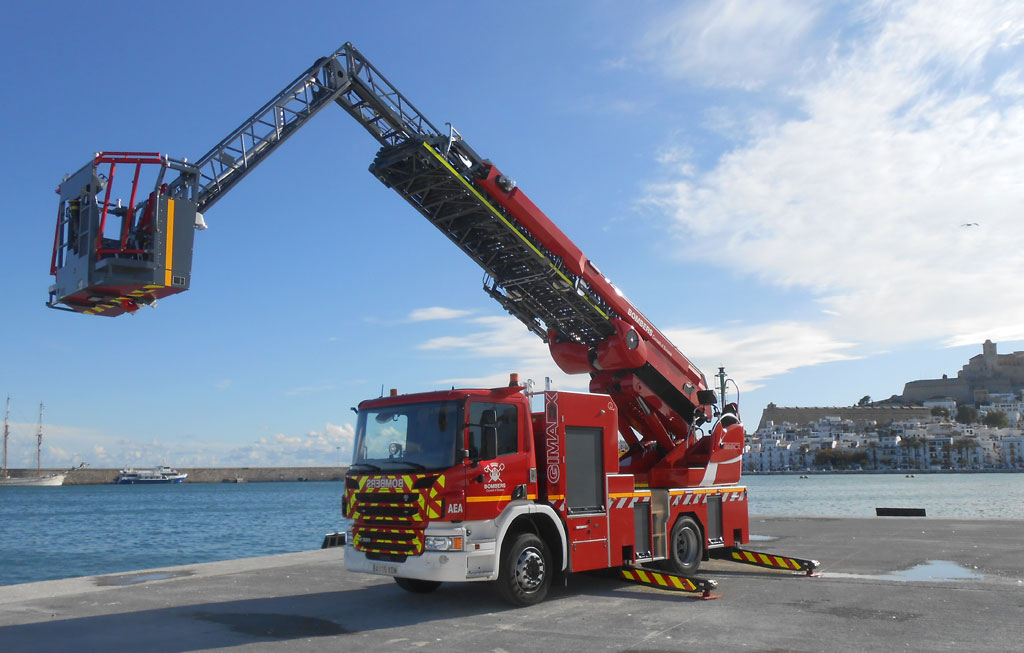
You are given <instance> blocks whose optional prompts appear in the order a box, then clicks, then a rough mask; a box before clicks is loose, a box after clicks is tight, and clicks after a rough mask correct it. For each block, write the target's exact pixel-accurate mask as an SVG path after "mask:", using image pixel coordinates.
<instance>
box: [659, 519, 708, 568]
mask: <svg viewBox="0 0 1024 653" xmlns="http://www.w3.org/2000/svg"><path fill="white" fill-rule="evenodd" d="M703 559H704V534H703V533H701V531H700V526H698V525H697V522H695V521H694V520H693V519H692V518H690V517H680V518H679V519H677V520H676V523H675V525H674V526H673V527H672V534H671V536H670V537H669V540H668V560H666V561H665V569H666V571H670V572H672V573H674V574H679V575H680V576H691V575H693V574H695V573H697V570H698V569H699V568H700V563H701V561H702V560H703Z"/></svg>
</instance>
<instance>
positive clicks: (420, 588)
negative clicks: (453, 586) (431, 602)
mask: <svg viewBox="0 0 1024 653" xmlns="http://www.w3.org/2000/svg"><path fill="white" fill-rule="evenodd" d="M395 582H396V583H398V586H399V587H401V588H402V589H404V590H405V591H406V592H412V593H413V594H429V593H430V592H433V591H434V590H436V589H437V588H438V587H441V581H439V580H420V579H419V578H401V577H400V576H395Z"/></svg>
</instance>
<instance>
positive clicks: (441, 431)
mask: <svg viewBox="0 0 1024 653" xmlns="http://www.w3.org/2000/svg"><path fill="white" fill-rule="evenodd" d="M462 432H463V431H462V403H461V402H456V401H436V402H431V403H423V404H406V405H402V406H387V407H382V408H369V409H366V410H361V411H359V420H358V425H357V427H356V443H355V455H354V456H353V457H352V464H353V465H354V466H355V465H365V466H367V467H370V468H374V467H376V468H378V469H382V470H392V469H403V470H404V469H445V468H447V467H451V466H452V465H454V464H455V451H456V449H461V448H462ZM457 445H458V446H457Z"/></svg>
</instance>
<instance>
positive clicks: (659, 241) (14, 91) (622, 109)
mask: <svg viewBox="0 0 1024 653" xmlns="http://www.w3.org/2000/svg"><path fill="white" fill-rule="evenodd" d="M29 4H30V3H18V4H17V6H12V7H10V8H8V9H7V10H5V20H4V21H3V23H2V24H0V51H2V55H3V56H2V57H0V82H2V88H3V89H4V96H5V101H4V102H3V103H0V117H2V118H3V124H4V125H5V129H4V138H3V141H2V145H0V147H3V150H4V152H3V154H4V156H3V157H2V159H0V172H2V175H0V179H2V184H3V189H4V191H5V192H4V195H5V197H7V201H8V202H9V204H8V205H7V209H6V210H5V211H3V214H2V217H0V273H2V279H3V280H4V282H5V283H4V286H3V289H2V291H0V292H2V297H3V299H4V301H3V302H2V304H0V305H2V307H3V308H2V312H0V400H2V397H3V395H10V396H11V430H12V436H11V442H10V460H9V464H10V466H11V467H19V466H31V465H34V464H35V437H34V436H35V432H36V429H37V425H36V421H37V419H38V405H39V403H40V402H42V403H44V404H45V406H46V410H45V414H44V420H43V429H44V434H45V442H44V447H43V454H42V455H43V465H44V467H60V466H65V465H71V464H77V463H78V462H79V461H88V462H89V464H90V465H92V466H94V467H121V466H124V465H136V466H139V465H143V466H149V465H157V464H162V463H166V464H172V465H177V466H181V467H192V466H259V465H336V464H339V463H343V464H347V462H348V461H349V460H350V458H351V445H352V437H353V426H354V417H355V415H354V413H353V412H352V410H350V408H351V407H352V406H356V405H357V404H358V403H359V402H360V401H361V400H364V399H369V398H374V397H377V396H380V394H381V393H382V392H387V391H388V389H390V388H397V389H398V390H399V391H401V392H417V391H426V390H435V389H447V388H450V387H452V386H458V387H491V386H496V385H504V384H506V383H507V379H508V374H509V372H518V373H519V374H520V376H521V378H524V379H525V378H532V379H535V380H536V381H537V383H538V384H539V385H543V383H544V381H543V379H544V378H545V377H550V378H551V379H552V384H553V387H554V388H555V389H561V390H573V391H577V390H585V389H586V387H587V385H588V379H587V378H586V377H585V376H566V375H564V374H561V373H560V372H559V371H558V370H557V369H556V368H555V366H554V364H553V363H552V362H551V360H550V358H549V357H548V354H547V349H546V347H545V345H544V344H543V342H541V340H540V339H538V338H536V337H535V336H533V335H531V334H530V333H529V332H528V331H527V330H526V328H525V327H523V326H522V325H521V324H520V323H519V322H517V321H515V320H514V319H513V318H511V317H508V316H507V315H505V314H504V313H503V311H502V310H501V308H500V307H499V306H498V305H497V304H496V303H495V302H494V301H493V300H491V299H490V298H488V297H487V296H486V295H485V294H484V293H483V292H482V290H481V279H482V276H483V275H482V271H481V270H480V269H479V268H478V267H476V266H475V264H473V263H472V262H471V261H469V260H468V259H466V258H465V257H464V255H462V254H461V253H460V252H459V250H458V249H456V248H455V247H454V246H453V245H452V244H451V243H450V242H448V241H447V240H446V239H445V238H444V237H443V236H442V235H441V234H440V233H439V232H437V231H436V230H435V229H434V228H433V227H432V226H430V225H429V223H427V222H426V220H424V219H423V218H422V217H420V216H419V214H417V213H416V212H415V211H414V210H413V209H412V208H411V207H409V206H408V205H407V204H405V203H404V201H403V200H401V198H399V197H398V196H397V195H396V194H394V193H393V192H392V191H390V190H389V189H387V188H385V187H384V186H382V185H381V184H380V183H379V182H377V181H376V180H375V179H374V178H373V177H372V176H371V175H370V174H368V172H367V167H368V165H369V164H370V163H371V162H372V160H373V157H374V154H375V153H376V150H377V147H376V142H375V141H374V140H373V139H372V138H370V137H369V136H368V135H367V134H366V133H365V132H364V131H363V130H362V128H361V127H359V126H358V125H357V124H356V123H355V122H354V121H353V120H351V118H349V117H348V115H347V114H345V113H344V112H343V111H341V110H340V109H334V108H332V107H328V108H327V109H326V110H325V111H323V112H322V113H321V114H319V115H318V116H317V117H316V118H315V119H314V120H313V121H311V122H310V123H309V124H308V125H307V126H305V127H304V128H303V129H302V130H301V131H300V132H299V133H297V134H296V135H295V136H294V137H293V138H291V139H290V140H289V141H288V142H287V143H285V144H284V145H283V146H282V147H281V148H280V150H278V151H277V152H276V153H275V154H274V155H273V156H271V157H270V158H269V159H268V160H267V161H265V162H264V163H263V164H262V165H261V166H260V167H259V168H257V169H256V170H255V171H254V172H253V173H252V174H251V175H249V176H248V177H247V178H246V179H245V180H243V181H242V182H241V183H240V184H239V185H238V186H236V187H235V188H234V189H233V190H232V191H231V192H230V193H229V194H228V195H227V196H225V197H224V199H222V200H221V201H220V202H219V203H218V204H217V205H216V206H215V207H213V208H212V209H211V210H210V211H209V212H208V213H207V214H206V215H205V219H206V222H207V224H208V225H209V229H207V230H206V231H203V232H199V233H197V234H196V246H195V253H194V260H193V268H192V282H191V289H190V290H189V291H188V292H186V293H183V294H180V295H177V296H174V297H170V298H167V299H165V300H161V301H160V303H159V305H158V306H157V307H155V308H146V309H144V310H140V311H139V312H138V313H137V314H136V315H134V316H122V317H118V318H113V319H110V318H102V317H90V316H83V315H77V314H71V313H65V312H59V311H52V310H49V309H47V308H46V307H45V306H44V303H45V300H46V296H47V288H48V286H49V284H50V283H51V281H52V278H51V277H49V275H48V273H49V261H50V254H51V247H52V243H53V229H54V216H55V213H56V209H57V196H56V195H55V194H54V193H53V191H54V189H55V188H56V186H57V185H58V184H59V183H60V180H61V178H62V177H63V175H64V174H66V173H69V172H73V171H75V170H77V169H78V168H79V167H81V166H82V165H84V164H85V163H86V162H87V161H89V159H90V158H91V156H92V154H93V153H94V152H97V151H105V150H106V151H124V150H133V151H159V152H164V153H166V154H169V155H170V156H172V157H179V158H180V157H189V158H192V159H195V158H198V157H199V156H201V155H202V154H203V153H205V152H206V151H207V150H208V149H209V148H210V147H212V146H213V145H214V144H216V143H217V142H218V141H219V140H220V139H221V138H222V137H223V136H225V135H226V134H227V133H229V132H230V131H231V130H232V129H234V127H235V126H237V125H238V124H239V123H241V122H242V121H243V120H244V119H245V118H246V117H247V116H249V115H250V114H251V113H252V112H254V111H255V110H256V109H257V108H259V107H260V106H261V105H262V104H263V103H264V102H265V101H266V100H267V99H269V98H270V97H272V96H273V95H275V94H276V93H277V92H278V91H279V90H280V89H282V88H283V87H284V86H285V85H286V84H287V83H288V82H290V81H291V80H292V79H293V78H294V77H295V76H296V75H298V74H299V73H300V72H302V71H303V70H305V69H306V68H307V67H308V66H309V65H310V64H311V63H312V62H313V61H315V60H316V59H317V58H319V57H321V56H325V55H327V54H330V53H331V52H333V51H334V50H335V49H337V48H338V47H339V46H340V45H341V44H342V43H344V42H346V41H351V42H352V43H353V44H355V45H356V47H358V48H359V49H360V51H361V52H362V53H363V54H364V55H365V56H366V57H367V58H368V59H369V60H370V61H372V62H373V63H374V65H375V66H376V67H377V68H378V69H380V70H381V71H382V72H383V73H384V74H385V75H386V76H387V77H388V79H389V80H390V81H391V82H392V83H393V84H394V85H395V86H396V87H398V88H399V89H400V90H401V91H402V93H403V94H404V95H405V96H406V97H408V98H409V99H410V100H411V101H412V102H413V103H414V104H415V105H416V107H417V108H418V109H419V110H420V111H421V112H422V113H424V114H425V115H426V116H427V117H428V118H430V120H431V121H432V122H433V123H434V124H435V125H438V126H441V125H444V124H445V123H446V122H450V123H452V124H454V125H455V127H456V128H457V129H458V130H459V132H460V133H461V134H462V135H463V136H464V138H465V140H466V142H467V143H468V144H470V145H471V146H472V147H473V148H474V149H475V150H476V151H477V152H479V153H480V154H481V155H483V156H485V157H488V158H490V159H492V160H493V161H494V162H495V163H496V164H497V165H498V167H499V168H500V169H501V170H502V171H503V172H505V173H506V174H509V175H510V176H512V177H514V178H515V179H516V181H517V182H518V185H519V187H520V188H521V189H523V191H524V192H526V193H527V194H528V195H529V196H530V197H531V199H533V200H534V202H535V203H536V204H537V205H538V206H540V207H541V208H542V209H543V210H544V211H545V212H546V213H547V214H548V215H549V216H550V217H551V218H552V219H553V220H554V221H555V223H556V224H557V225H558V226H559V227H560V228H561V229H562V230H563V231H564V232H565V233H566V234H568V235H569V236H570V237H571V238H572V239H573V240H574V241H575V242H576V244H577V245H578V246H579V247H580V248H581V249H582V250H583V251H584V253H585V254H586V255H587V256H588V257H589V258H590V259H591V260H593V261H594V262H595V263H596V264H597V265H598V267H600V269H601V270H602V272H604V273H605V274H606V275H607V276H608V277H609V278H610V279H611V280H612V281H613V282H614V283H615V284H616V285H617V286H618V287H619V288H621V289H622V290H623V291H624V292H625V293H626V294H627V296H628V297H629V298H630V300H631V301H632V302H633V303H634V304H635V305H636V306H637V307H638V308H640V309H641V310H642V311H643V312H644V314H645V315H646V316H647V317H648V318H650V320H651V321H652V322H653V323H654V324H655V325H656V326H657V327H658V328H659V329H661V330H662V331H663V332H664V333H665V334H666V335H668V336H669V337H670V338H671V339H672V341H673V342H674V343H675V344H676V346H677V347H678V348H679V349H680V350H681V351H682V352H683V353H684V354H685V355H687V356H688V357H689V358H690V359H691V360H693V361H694V362H695V363H696V364H697V365H698V366H700V367H701V369H702V370H703V371H704V373H705V374H706V375H707V376H708V378H709V380H710V377H711V376H712V375H713V374H714V373H715V372H716V371H717V369H718V367H719V366H724V367H725V368H726V371H727V372H728V373H729V375H730V376H731V377H732V378H733V379H734V380H735V381H736V383H737V385H738V387H739V389H740V397H739V400H740V408H741V413H742V416H743V418H744V420H745V422H746V423H747V424H748V425H751V426H754V425H756V424H757V422H758V420H759V418H760V414H761V410H762V409H763V408H764V406H765V405H766V404H768V403H769V402H774V403H776V404H778V405H782V406H848V405H852V404H854V403H855V402H857V401H858V400H859V399H860V398H861V397H863V396H865V395H870V396H871V397H873V398H874V399H883V398H887V397H889V396H891V395H893V394H899V393H900V392H902V389H903V384H904V383H905V382H907V381H910V380H914V379H921V378H937V377H939V376H941V375H942V374H949V375H950V376H953V375H955V374H956V372H957V371H958V370H959V369H960V367H961V366H962V365H964V364H965V363H966V362H967V360H968V359H969V358H970V357H971V356H973V355H976V354H978V353H980V352H981V343H982V342H983V341H984V340H985V339H991V340H993V341H994V342H997V343H998V345H999V351H1000V352H1002V353H1009V352H1011V351H1017V350H1022V349H1024V284H1022V283H1021V282H1020V281H1019V280H1020V279H1021V277H1022V276H1024V256H1022V252H1024V230H1022V229H1021V228H1020V217H1021V209H1022V206H1024V63H1022V62H1024V56H1022V54H1024V52H1022V50H1024V5H1022V4H1021V3H1019V2H997V1H985V0H973V1H971V2H966V1H965V2H957V1H951V2H942V3H934V2H885V1H878V2H850V3H844V2H814V1H798V0H762V1H755V0H744V1H741V0H722V1H719V2H709V1H700V0H698V1H693V2H686V3H678V2H646V3H639V4H637V3H618V2H606V1H592V2H589V1H588V2H583V1H567V2H558V3H550V2H531V1H525V2H518V3H500V4H494V3H477V2H473V3H470V2H437V3H422V2H393V3H389V4H388V11H387V12H384V11H382V10H381V8H380V7H379V6H378V5H376V4H373V3H354V2H336V1H335V2H306V3H302V4H301V5H287V4H285V5H282V4H281V3H273V4H271V3H266V2H259V1H256V2H245V3H241V2H219V3H199V2H190V1H187V0H186V1H183V2H178V3H175V5H174V6H173V7H170V6H167V5H149V4H147V3H138V2H107V3H99V4H96V3H93V4H90V5H83V4H81V3H70V2H68V3H55V4H45V3H44V4H43V5H38V6H28V5H29ZM296 7H300V8H296ZM10 202H13V205H12V204H10Z"/></svg>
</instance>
